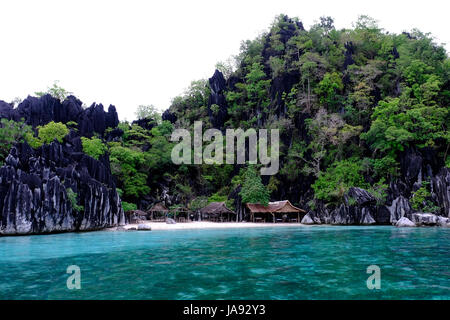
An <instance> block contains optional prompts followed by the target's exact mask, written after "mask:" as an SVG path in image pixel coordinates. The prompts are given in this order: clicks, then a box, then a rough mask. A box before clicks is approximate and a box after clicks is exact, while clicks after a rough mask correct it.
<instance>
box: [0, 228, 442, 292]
mask: <svg viewBox="0 0 450 320" xmlns="http://www.w3.org/2000/svg"><path fill="white" fill-rule="evenodd" d="M69 265H77V266H79V267H80V269H81V290H69V289H67V286H66V281H67V278H68V277H69V276H70V275H69V274H67V273H66V269H67V267H68V266H69ZM369 265H378V266H379V267H380V268H381V289H380V290H369V289H368V288H367V285H366V280H367V278H368V277H369V274H367V273H366V269H367V267H368V266H369ZM0 299H450V229H440V228H412V229H409V228H404V229H397V228H394V227H330V226H326V227H325V226H323V227H322V226H320V227H287V228H261V229H250V228H245V229H222V230H172V231H151V232H93V233H81V234H58V235H43V236H26V237H4V238H0Z"/></svg>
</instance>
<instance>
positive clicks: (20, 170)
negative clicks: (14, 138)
mask: <svg viewBox="0 0 450 320" xmlns="http://www.w3.org/2000/svg"><path fill="white" fill-rule="evenodd" d="M8 106H9V105H7V104H5V103H2V104H0V107H1V108H0V112H1V116H2V117H3V118H8V119H14V120H18V119H22V118H23V119H24V121H25V122H26V123H28V124H30V125H32V126H33V127H35V126H38V125H44V124H46V123H48V122H50V121H55V122H63V123H67V122H69V121H74V122H77V125H78V132H76V131H74V130H72V131H71V132H70V133H69V134H68V135H67V136H66V137H65V138H64V141H63V142H62V143H59V142H57V141H54V142H52V143H50V144H46V145H43V146H42V147H39V148H37V149H33V148H31V147H30V146H29V145H28V144H27V143H26V142H25V143H20V144H16V145H15V146H14V147H13V148H12V149H11V151H10V153H9V155H8V157H7V158H6V160H5V164H4V165H3V166H2V167H1V168H0V235H19V234H38V233H52V232H68V231H87V230H98V229H102V228H106V227H112V226H118V225H121V224H124V223H125V217H124V212H123V209H122V206H121V200H120V197H119V195H118V193H117V191H116V187H115V183H114V180H113V177H112V174H111V169H110V167H109V159H108V157H107V155H105V156H103V157H101V158H100V159H99V160H96V159H93V158H91V157H89V156H87V155H85V154H84V153H83V152H82V144H81V139H80V136H81V135H84V136H91V135H93V134H94V132H96V133H99V134H104V133H105V130H106V128H107V127H115V126H117V124H118V117H117V113H116V111H115V108H114V107H113V106H111V107H110V108H109V110H108V112H104V111H103V106H101V105H93V106H91V107H90V108H87V109H83V108H82V107H81V102H80V101H79V100H77V99H76V98H75V97H69V98H68V99H66V100H65V101H64V102H63V103H60V102H59V100H57V99H54V98H53V97H51V96H49V95H46V96H44V97H42V98H35V97H28V98H27V99H26V100H24V101H23V102H22V103H21V104H20V105H19V106H18V108H16V109H12V107H10V106H9V107H8Z"/></svg>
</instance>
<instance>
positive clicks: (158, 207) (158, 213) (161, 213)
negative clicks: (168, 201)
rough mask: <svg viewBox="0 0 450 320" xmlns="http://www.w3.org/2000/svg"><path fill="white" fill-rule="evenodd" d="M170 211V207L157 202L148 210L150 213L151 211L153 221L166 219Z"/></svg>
mask: <svg viewBox="0 0 450 320" xmlns="http://www.w3.org/2000/svg"><path fill="white" fill-rule="evenodd" d="M168 212H169V209H167V208H166V206H165V205H163V204H162V203H157V204H155V205H154V206H153V207H151V208H150V209H149V210H148V213H150V219H151V220H153V221H165V220H166V215H167V213H168Z"/></svg>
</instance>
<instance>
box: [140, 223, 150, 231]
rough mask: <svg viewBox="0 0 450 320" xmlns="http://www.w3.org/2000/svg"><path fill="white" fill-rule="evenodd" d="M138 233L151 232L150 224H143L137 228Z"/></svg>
mask: <svg viewBox="0 0 450 320" xmlns="http://www.w3.org/2000/svg"><path fill="white" fill-rule="evenodd" d="M137 229H138V231H151V230H152V227H151V226H150V225H149V224H145V223H141V224H139V225H138V227H137Z"/></svg>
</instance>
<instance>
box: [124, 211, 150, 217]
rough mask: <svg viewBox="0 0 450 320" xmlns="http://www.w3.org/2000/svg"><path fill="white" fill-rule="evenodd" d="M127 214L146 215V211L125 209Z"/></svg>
mask: <svg viewBox="0 0 450 320" xmlns="http://www.w3.org/2000/svg"><path fill="white" fill-rule="evenodd" d="M127 214H129V215H131V214H133V215H136V216H146V215H147V212H145V211H142V210H130V211H127Z"/></svg>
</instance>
